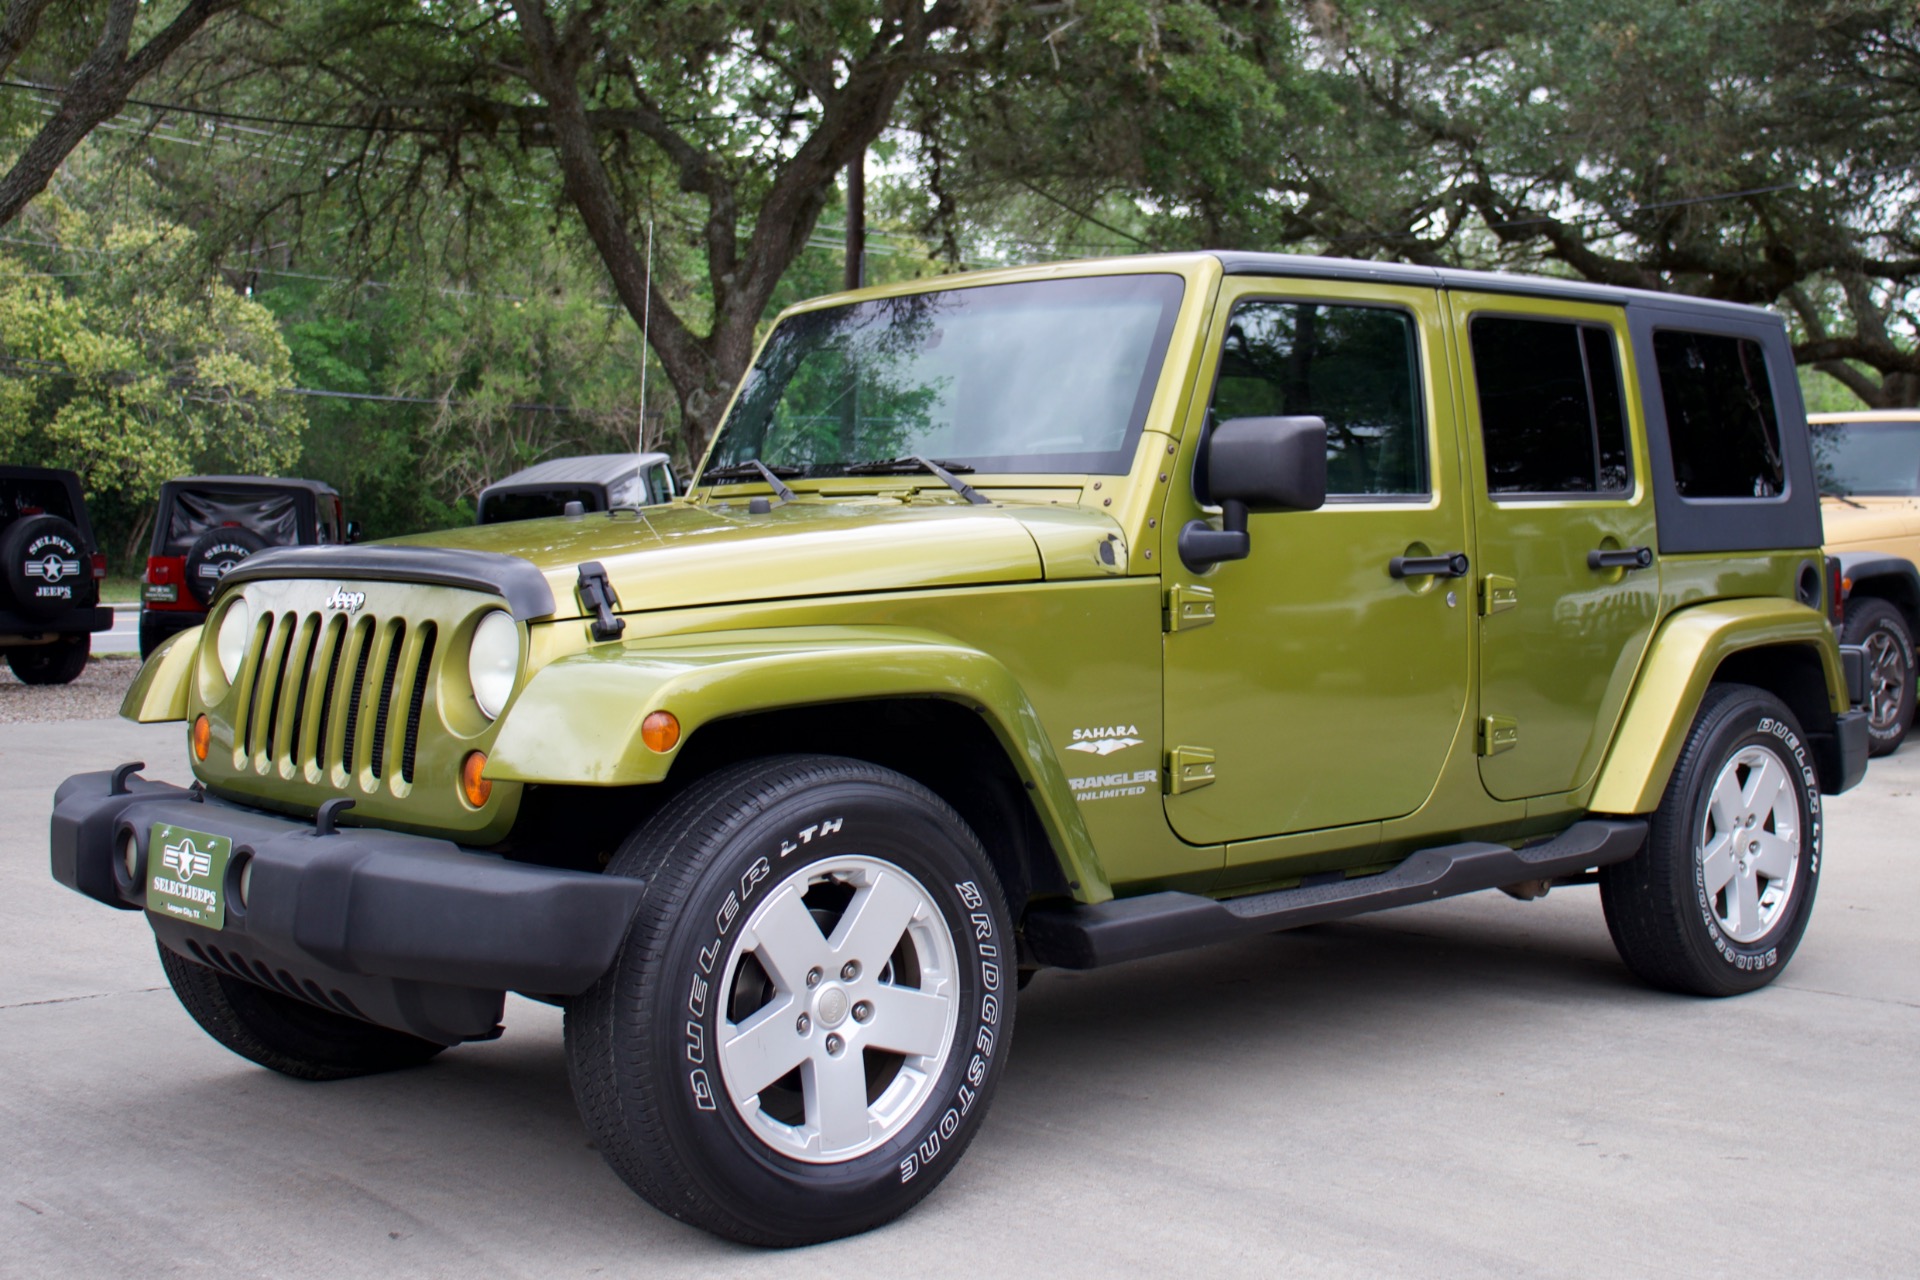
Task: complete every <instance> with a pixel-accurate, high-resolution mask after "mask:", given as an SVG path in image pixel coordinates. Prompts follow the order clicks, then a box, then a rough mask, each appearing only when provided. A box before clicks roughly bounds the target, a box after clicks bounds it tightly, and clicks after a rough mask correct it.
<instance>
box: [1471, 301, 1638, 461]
mask: <svg viewBox="0 0 1920 1280" xmlns="http://www.w3.org/2000/svg"><path fill="white" fill-rule="evenodd" d="M1471 334H1472V337H1471V341H1472V344H1473V375H1474V385H1475V389H1476V391H1477V392H1478V394H1479V398H1480V439H1481V445H1482V447H1483V448H1484V449H1485V451H1486V463H1487V488H1488V491H1489V492H1491V493H1494V494H1535V493H1539V494H1545V493H1594V494H1625V493H1626V492H1627V490H1628V489H1630V488H1631V487H1632V485H1633V472H1632V468H1631V467H1630V466H1629V465H1628V457H1627V425H1626V415H1625V413H1624V411H1623V409H1622V401H1621V395H1620V368H1619V361H1618V359H1617V357H1616V356H1615V354H1614V341H1613V331H1612V330H1611V329H1609V328H1607V327H1606V326H1604V325H1583V324H1570V323H1568V322H1566V321H1560V320H1523V319H1517V318H1514V317H1510V316H1480V317H1478V318H1476V319H1475V320H1474V322H1473V328H1472V331H1471Z"/></svg>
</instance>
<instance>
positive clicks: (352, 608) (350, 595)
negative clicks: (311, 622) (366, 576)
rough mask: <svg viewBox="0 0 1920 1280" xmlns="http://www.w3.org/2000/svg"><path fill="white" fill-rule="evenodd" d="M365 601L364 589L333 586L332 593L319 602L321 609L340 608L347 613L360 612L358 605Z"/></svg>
mask: <svg viewBox="0 0 1920 1280" xmlns="http://www.w3.org/2000/svg"><path fill="white" fill-rule="evenodd" d="M366 602H367V593H366V592H364V591H349V590H347V589H346V588H345V587H335V588H334V589H333V594H332V595H330V596H328V597H327V598H326V599H325V600H324V601H322V602H321V605H320V607H321V608H323V609H342V610H345V611H346V612H348V613H358V612H360V606H361V605H363V604H365V603H366Z"/></svg>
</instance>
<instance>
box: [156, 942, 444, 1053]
mask: <svg viewBox="0 0 1920 1280" xmlns="http://www.w3.org/2000/svg"><path fill="white" fill-rule="evenodd" d="M160 965H161V967H162V968H163V969H165V970H166V973H167V981H168V982H169V983H171V984H172V985H173V993H174V994H175V995H176V996H178V997H180V1003H181V1005H182V1006H184V1007H185V1009H186V1011H187V1013H188V1014H189V1015H191V1016H192V1018H193V1020H194V1021H195V1022H197V1023H199V1024H200V1029H201V1030H202V1031H205V1032H206V1033H207V1034H208V1035H210V1036H212V1037H213V1038H214V1039H215V1040H217V1041H219V1042H220V1043H221V1044H223V1045H225V1046H226V1047H227V1048H229V1049H231V1050H233V1051H234V1052H235V1053H237V1054H239V1055H240V1056H241V1057H243V1058H245V1059H247V1060H248V1061H249V1062H257V1063H259V1064H260V1065H261V1066H263V1067H267V1068H270V1069H271V1070H274V1071H278V1072H279V1073H280V1074H281V1075H287V1076H293V1077H294V1078H295V1079H299V1080H347V1079H351V1078H352V1077H354V1076H366V1075H374V1074H376V1073H378V1072H382V1071H398V1070H400V1069H401V1068H403V1067H417V1066H419V1065H420V1064H421V1063H423V1062H426V1061H427V1060H428V1059H429V1058H432V1057H433V1056H434V1055H435V1054H437V1053H439V1052H440V1051H441V1050H442V1049H444V1048H446V1046H445V1045H441V1044H435V1043H434V1042H433V1041H431V1040H422V1039H420V1038H419V1037H418V1036H410V1035H408V1034H407V1033H406V1032H404V1031H392V1030H389V1029H388V1028H386V1027H376V1026H374V1025H373V1024H372V1023H371V1022H361V1021H359V1020H358V1019H356V1018H349V1017H346V1016H345V1015H343V1014H338V1013H332V1012H330V1011H328V1010H326V1009H320V1008H316V1007H314V1006H313V1005H310V1004H306V1003H304V1002H303V1001H299V1000H295V999H294V998H293V997H291V996H283V995H281V994H279V993H278V992H274V991H268V990H267V989H266V988H265V987H256V986H254V985H253V984H252V983H250V982H242V981H240V980H239V979H238V978H229V977H227V976H226V975H225V974H222V973H216V972H214V971H213V970H212V969H209V968H207V967H206V966H205V965H199V964H195V963H194V962H193V961H191V960H186V959H183V958H181V957H180V956H177V955H175V954H174V953H173V952H171V951H169V950H167V949H166V948H165V947H161V948H160Z"/></svg>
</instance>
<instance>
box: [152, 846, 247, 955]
mask: <svg viewBox="0 0 1920 1280" xmlns="http://www.w3.org/2000/svg"><path fill="white" fill-rule="evenodd" d="M147 848H148V849H149V850H151V851H152V852H151V853H149V855H148V864H149V866H148V874H147V910H149V911H151V912H153V913H154V914H156V915H163V916H171V917H173V918H174V919H175V920H184V921H186V922H187V923H188V924H197V925H201V926H204V927H205V928H208V929H219V928H224V927H225V925H226V923H227V903H226V894H225V892H224V890H223V888H222V886H223V885H224V884H225V883H226V879H227V863H228V861H229V860H231V859H232V857H233V840H232V838H231V837H228V836H216V835H213V834H211V833H210V832H206V831H191V830H188V829H187V828H186V827H176V826H174V825H173V824H171V823H167V822H156V823H154V824H153V828H152V830H151V831H150V832H149V833H148V836H147Z"/></svg>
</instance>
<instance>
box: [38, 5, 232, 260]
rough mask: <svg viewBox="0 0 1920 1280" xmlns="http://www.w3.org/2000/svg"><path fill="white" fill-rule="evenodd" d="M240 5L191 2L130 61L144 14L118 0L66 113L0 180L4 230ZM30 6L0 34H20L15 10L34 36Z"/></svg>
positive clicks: (65, 101) (64, 106) (72, 87)
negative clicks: (143, 88) (137, 93)
mask: <svg viewBox="0 0 1920 1280" xmlns="http://www.w3.org/2000/svg"><path fill="white" fill-rule="evenodd" d="M239 3H240V0H188V3H187V6H186V7H185V8H184V9H182V10H181V11H180V12H179V13H178V14H177V15H175V17H174V19H173V21H172V22H170V23H168V24H167V25H166V26H165V27H163V28H162V29H161V30H160V31H159V32H158V33H157V34H156V35H155V36H154V37H153V39H151V40H149V41H147V43H146V44H145V45H143V46H141V48H140V51H139V52H138V53H136V54H134V55H133V56H132V57H130V58H129V57H128V56H127V47H128V45H129V43H130V42H131V41H132V39H133V23H134V19H135V18H136V17H137V16H138V15H139V10H140V0H113V2H112V4H111V5H109V6H108V9H107V21H106V24H105V28H104V30H102V31H101V33H100V41H99V43H98V44H97V45H95V46H94V50H93V53H92V55H91V56H90V57H88V59H87V60H86V61H85V62H83V63H81V64H80V69H79V70H78V71H77V72H75V73H74V77H73V81H72V83H71V84H69V85H68V86H67V92H66V94H65V95H64V96H63V97H62V98H61V100H60V109H59V110H57V111H55V112H54V113H53V118H52V119H50V120H48V121H47V122H46V124H44V125H42V126H41V127H40V131H39V132H38V133H36V134H35V135H34V136H33V140H32V141H31V142H29V143H27V146H26V149H25V150H23V151H22V152H21V153H20V156H19V158H18V159H16V160H15V161H14V162H13V167H12V168H11V169H9V170H8V171H7V174H6V176H5V177H4V178H0V226H5V225H6V224H8V223H9V222H12V221H13V220H14V218H15V217H16V216H18V215H19V213H20V210H22V209H23V208H25V207H26V205H27V202H28V201H29V200H31V199H33V198H34V197H35V196H37V195H39V194H40V193H41V192H42V191H45V190H46V189H47V183H48V182H50V181H52V180H53V173H54V170H56V169H58V168H59V167H60V163H61V162H62V161H63V160H65V159H66V158H67V156H68V155H70V154H72V152H73V149H74V148H75V147H77V146H79V145H80V144H81V142H83V141H84V140H85V139H86V136H87V135H88V134H89V133H92V132H93V129H94V126H95V125H98V124H99V123H100V122H101V121H103V120H105V119H107V118H108V117H110V116H114V115H118V114H119V113H120V109H121V108H122V107H124V106H125V105H126V103H127V95H128V94H129V93H132V92H133V88H134V86H135V85H137V84H139V83H140V82H141V81H142V80H144V79H146V78H147V76H149V75H151V74H152V73H153V72H155V71H157V70H158V69H159V68H160V66H161V64H162V63H164V62H166V60H167V59H168V58H170V57H172V56H173V53H174V51H175V50H177V49H178V48H179V47H180V46H181V45H183V44H185V43H186V42H187V41H188V40H190V39H192V38H193V36H194V34H195V33H197V32H198V31H199V30H200V28H201V27H202V26H204V25H206V21H207V19H209V18H211V17H213V16H214V15H215V14H217V13H220V12H222V11H223V10H227V9H232V8H235V7H236V6H238V5H239ZM29 8H31V5H30V4H27V5H24V6H23V5H21V4H18V3H16V4H15V5H13V6H11V7H9V9H8V12H7V14H6V17H5V19H4V21H0V33H4V35H5V36H7V37H9V38H11V37H13V36H14V35H15V34H16V22H15V11H16V10H20V11H21V12H22V14H23V17H22V20H21V24H20V26H19V28H18V30H19V31H20V32H21V33H23V34H21V35H20V38H21V40H22V42H23V43H24V41H25V39H27V38H30V36H31V22H32V21H33V20H37V15H34V18H32V19H29V18H26V17H25V16H24V13H25V10H26V9H29Z"/></svg>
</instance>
